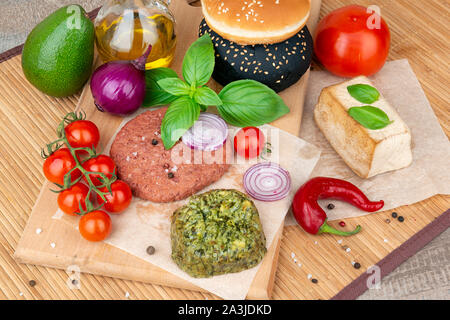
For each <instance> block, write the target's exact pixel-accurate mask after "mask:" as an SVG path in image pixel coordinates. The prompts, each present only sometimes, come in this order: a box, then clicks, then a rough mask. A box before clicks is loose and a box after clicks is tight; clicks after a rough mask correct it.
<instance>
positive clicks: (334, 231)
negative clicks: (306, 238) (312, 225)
mask: <svg viewBox="0 0 450 320" xmlns="http://www.w3.org/2000/svg"><path fill="white" fill-rule="evenodd" d="M359 231H361V226H360V225H358V226H356V228H355V230H353V231H347V232H346V231H340V230H337V229H334V228H333V227H331V226H330V225H329V224H328V223H327V221H326V220H325V222H324V223H323V225H322V226H321V227H320V229H319V232H318V234H320V233H331V234H335V235H338V236H343V237H348V236H351V235H353V234H357V233H358V232H359Z"/></svg>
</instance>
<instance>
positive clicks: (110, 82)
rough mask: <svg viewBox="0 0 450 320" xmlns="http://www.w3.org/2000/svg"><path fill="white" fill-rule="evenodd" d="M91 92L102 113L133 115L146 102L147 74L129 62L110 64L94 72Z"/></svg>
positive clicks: (113, 62)
mask: <svg viewBox="0 0 450 320" xmlns="http://www.w3.org/2000/svg"><path fill="white" fill-rule="evenodd" d="M91 91H92V95H93V97H94V100H95V105H96V106H97V108H98V109H99V110H100V111H106V112H109V113H112V114H116V115H127V114H130V113H133V112H134V111H136V110H137V109H139V108H140V106H141V105H142V102H143V101H144V97H145V73H144V72H143V71H141V70H138V69H137V68H136V67H135V66H134V65H133V64H132V63H130V62H128V61H112V62H108V63H105V64H103V65H102V66H100V67H99V68H97V69H96V70H95V71H94V74H93V75H92V79H91Z"/></svg>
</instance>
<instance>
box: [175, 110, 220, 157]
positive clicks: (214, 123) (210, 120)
mask: <svg viewBox="0 0 450 320" xmlns="http://www.w3.org/2000/svg"><path fill="white" fill-rule="evenodd" d="M227 137H228V126H227V124H226V123H225V121H223V119H222V118H221V117H219V116H217V115H215V114H213V113H208V112H202V113H201V114H200V116H199V117H198V120H197V121H196V122H195V123H194V125H193V126H192V127H191V128H190V129H189V130H188V131H186V133H185V134H184V135H183V136H182V138H181V140H182V141H183V143H184V144H186V145H187V146H189V147H190V148H192V149H197V150H203V151H214V150H217V149H219V148H220V147H221V146H222V145H223V144H224V143H225V141H226V140H227Z"/></svg>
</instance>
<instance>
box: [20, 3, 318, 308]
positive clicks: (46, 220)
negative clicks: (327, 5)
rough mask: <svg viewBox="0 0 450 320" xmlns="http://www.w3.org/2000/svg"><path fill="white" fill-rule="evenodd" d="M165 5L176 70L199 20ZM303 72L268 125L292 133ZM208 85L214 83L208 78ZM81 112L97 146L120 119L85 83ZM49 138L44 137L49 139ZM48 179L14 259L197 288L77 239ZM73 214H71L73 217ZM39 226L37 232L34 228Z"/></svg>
mask: <svg viewBox="0 0 450 320" xmlns="http://www.w3.org/2000/svg"><path fill="white" fill-rule="evenodd" d="M320 5H321V0H313V1H312V10H311V17H310V19H309V23H308V26H309V27H310V29H311V30H312V29H314V25H315V22H316V21H317V19H318V15H319V11H320ZM171 10H172V12H173V13H174V16H175V18H176V21H177V37H178V45H177V51H176V56H175V59H174V62H173V65H172V67H173V68H174V69H175V70H176V71H177V72H178V73H179V74H181V72H180V71H181V64H182V59H183V56H184V53H185V52H186V50H187V49H188V47H189V45H190V44H191V43H192V42H193V41H194V40H195V39H196V38H197V30H198V26H199V24H200V21H201V19H202V13H201V9H200V8H198V7H192V6H189V5H188V4H187V3H186V2H185V1H181V0H180V1H173V2H172V5H171ZM308 76H309V71H308V72H307V74H305V75H304V76H303V78H302V79H301V80H300V81H299V82H298V83H297V84H295V85H294V86H292V87H291V88H289V89H287V90H285V91H283V92H282V93H281V96H282V98H283V99H284V101H285V102H286V104H287V105H288V106H289V107H290V109H291V112H290V113H289V114H288V115H287V116H284V117H283V118H282V119H279V120H278V121H276V122H274V123H273V125H275V126H277V127H279V128H282V129H283V130H285V131H288V132H290V133H292V134H294V135H298V133H299V130H300V123H301V116H302V111H303V101H304V95H305V91H306V85H307V81H308ZM211 85H212V87H218V85H217V84H215V83H213V82H212V83H211ZM80 109H81V110H83V111H84V112H86V115H87V119H89V120H91V121H93V122H95V123H96V124H97V126H98V127H99V129H100V134H101V142H100V146H99V148H100V150H101V149H102V148H103V147H104V146H105V144H106V143H107V142H108V141H109V139H110V137H111V136H112V135H113V134H114V132H115V130H116V129H117V127H118V126H119V125H120V123H121V121H122V118H120V117H115V116H111V115H108V114H105V113H101V112H98V111H97V109H96V108H95V106H94V102H93V98H92V95H91V92H90V88H89V86H86V87H85V89H84V91H83V93H82V95H81V98H80V101H79V103H78V105H77V110H80ZM52 138H53V137H49V140H51V139H52ZM50 187H51V184H50V183H48V182H46V183H44V185H43V187H42V189H41V192H40V194H39V197H38V199H37V201H36V203H35V206H34V208H33V210H32V213H31V216H30V219H29V220H28V222H27V225H26V227H25V230H24V232H23V234H22V237H21V239H20V241H19V244H18V246H17V247H16V251H15V254H14V257H15V259H16V261H18V262H21V263H28V264H34V265H42V266H48V267H53V268H60V269H65V270H69V271H70V270H75V271H76V272H78V271H79V272H85V273H92V274H99V275H104V276H110V277H117V278H122V279H129V280H136V281H142V282H148V283H154V284H159V285H164V286H170V287H176V288H182V289H190V290H199V291H201V290H202V289H200V288H198V287H196V286H194V285H192V284H191V283H189V282H187V281H185V280H183V279H180V278H178V277H176V276H174V275H172V274H170V273H168V272H166V271H164V270H162V269H160V268H158V267H156V266H154V265H152V264H150V263H148V262H146V261H143V260H141V259H139V258H137V257H135V256H132V255H130V254H128V253H126V252H125V251H122V250H120V249H118V248H116V247H113V246H110V245H108V244H104V243H91V242H88V241H85V240H84V239H82V238H81V236H80V235H79V233H78V231H76V230H74V229H73V228H72V227H71V226H69V225H67V224H66V223H64V222H61V221H59V220H56V219H52V216H53V215H54V213H55V212H56V210H57V204H56V197H57V195H56V194H54V193H53V192H51V191H50ZM74 219H76V218H74ZM38 229H40V230H42V232H41V233H37V232H36V230H38ZM282 230H283V226H281V228H280V230H279V231H278V233H277V236H276V237H275V240H274V242H273V244H272V246H271V247H270V248H269V250H268V253H267V255H266V257H265V258H264V260H263V262H262V265H261V267H260V270H259V271H258V273H257V275H256V277H255V279H254V281H253V283H252V286H251V288H250V291H249V293H248V295H247V298H248V299H267V298H270V297H271V293H272V288H273V283H274V278H275V272H276V269H277V261H278V254H279V248H280V242H281V234H282Z"/></svg>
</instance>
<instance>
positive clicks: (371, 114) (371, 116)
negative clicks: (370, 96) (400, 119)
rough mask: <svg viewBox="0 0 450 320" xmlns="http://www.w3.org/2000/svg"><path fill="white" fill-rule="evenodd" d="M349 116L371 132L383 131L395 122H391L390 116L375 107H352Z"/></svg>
mask: <svg viewBox="0 0 450 320" xmlns="http://www.w3.org/2000/svg"><path fill="white" fill-rule="evenodd" d="M348 114H349V115H350V117H352V118H353V119H355V120H356V121H358V122H359V123H360V124H361V125H362V126H363V127H364V128H367V129H371V130H378V129H383V128H384V127H386V126H387V125H388V124H390V123H392V122H393V121H391V120H389V117H388V115H387V114H386V113H385V112H384V111H383V110H381V109H380V108H376V107H373V106H362V107H352V108H350V109H348Z"/></svg>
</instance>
